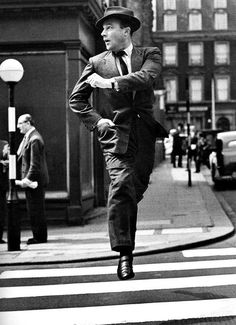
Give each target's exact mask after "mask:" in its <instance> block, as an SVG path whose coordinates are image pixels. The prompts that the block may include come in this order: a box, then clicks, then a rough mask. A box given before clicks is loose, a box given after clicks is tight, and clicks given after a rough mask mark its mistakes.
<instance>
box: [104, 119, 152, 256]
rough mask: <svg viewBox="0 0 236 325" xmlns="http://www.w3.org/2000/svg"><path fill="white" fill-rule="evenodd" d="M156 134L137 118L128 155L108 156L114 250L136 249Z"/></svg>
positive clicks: (111, 233)
mask: <svg viewBox="0 0 236 325" xmlns="http://www.w3.org/2000/svg"><path fill="white" fill-rule="evenodd" d="M155 140H156V137H155V134H154V132H153V131H152V130H151V129H150V127H149V126H148V125H147V124H146V122H145V121H143V120H142V119H141V118H140V117H138V116H135V117H134V119H133V121H132V124H131V131H130V136H129V144H128V149H127V151H126V153H125V154H115V153H105V154H104V156H105V161H106V168H107V170H108V173H109V176H110V180H111V182H110V187H109V194H108V229H109V236H110V244H111V249H112V250H114V251H118V252H119V251H121V250H122V249H124V248H125V249H127V248H128V249H129V250H130V249H131V250H134V248H135V233H136V223H137V205H138V202H139V201H140V200H141V199H142V198H143V194H144V192H145V190H146V189H147V187H148V183H149V178H150V174H151V172H152V169H153V164H154V156H155Z"/></svg>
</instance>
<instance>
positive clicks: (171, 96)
mask: <svg viewBox="0 0 236 325" xmlns="http://www.w3.org/2000/svg"><path fill="white" fill-rule="evenodd" d="M164 85H165V89H166V102H167V103H175V102H177V78H176V77H167V78H164Z"/></svg>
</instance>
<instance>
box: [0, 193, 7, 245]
mask: <svg viewBox="0 0 236 325" xmlns="http://www.w3.org/2000/svg"><path fill="white" fill-rule="evenodd" d="M6 194H7V193H6V191H5V190H1V189H0V239H2V236H3V230H4V225H5V222H6V217H7V199H6Z"/></svg>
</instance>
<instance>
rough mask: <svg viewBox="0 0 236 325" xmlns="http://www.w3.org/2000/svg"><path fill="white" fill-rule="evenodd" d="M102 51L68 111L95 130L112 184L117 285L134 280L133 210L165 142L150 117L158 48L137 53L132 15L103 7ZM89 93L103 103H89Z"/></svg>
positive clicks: (136, 24) (110, 214)
mask: <svg viewBox="0 0 236 325" xmlns="http://www.w3.org/2000/svg"><path fill="white" fill-rule="evenodd" d="M96 27H97V28H98V29H99V30H100V31H101V35H102V37H103V40H104V42H105V45H106V49H107V50H106V51H105V52H103V53H101V54H98V55H96V56H94V57H92V58H90V59H89V63H88V64H87V66H86V67H85V69H84V71H83V73H82V76H81V77H80V79H79V80H78V82H77V84H76V85H75V87H74V90H73V92H72V94H71V96H70V108H71V109H72V111H74V112H75V113H76V114H77V115H78V116H79V117H80V119H81V120H82V121H83V122H84V124H85V125H86V127H87V128H88V129H89V130H91V131H93V130H95V129H96V130H97V134H98V140H99V142H100V144H101V148H102V150H103V153H104V157H105V161H106V166H107V169H108V172H109V175H110V179H111V183H110V188H109V197H108V224H109V236H110V242H111V248H112V250H114V251H117V252H119V253H120V260H119V264H118V269H117V274H118V277H119V279H121V280H125V279H130V278H132V277H134V273H133V268H132V260H133V257H132V253H133V250H134V248H135V232H136V221H137V204H138V202H139V201H140V200H141V199H142V197H143V193H144V192H145V190H146V189H147V187H148V183H149V177H150V174H151V172H152V168H153V162H154V153H155V141H156V138H157V137H168V134H167V132H166V130H165V129H164V128H163V127H162V126H161V125H160V124H159V123H158V122H157V121H156V120H155V119H154V117H153V108H152V106H153V103H154V91H153V88H154V83H155V81H157V80H158V78H159V76H160V72H161V55H160V50H159V49H158V48H157V47H149V48H144V47H143V48H137V47H135V46H134V45H133V44H132V37H131V36H132V33H133V32H135V31H136V30H137V29H139V27H140V21H139V19H138V18H136V17H135V16H134V13H133V11H131V10H129V9H127V8H124V7H118V6H115V7H108V8H107V10H106V11H105V13H104V16H103V17H102V18H101V19H99V20H98V21H97V23H96ZM94 88H98V89H99V93H100V95H101V97H102V98H103V99H104V103H103V105H101V106H100V107H97V108H96V109H95V108H94V107H92V106H91V104H90V103H89V97H90V95H91V93H92V91H93V89H94Z"/></svg>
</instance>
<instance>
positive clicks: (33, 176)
mask: <svg viewBox="0 0 236 325" xmlns="http://www.w3.org/2000/svg"><path fill="white" fill-rule="evenodd" d="M18 159H21V178H22V179H23V178H25V177H26V178H28V179H29V180H31V181H37V182H39V184H42V185H43V186H46V185H47V184H48V182H49V177H48V168H47V163H46V157H45V149H44V141H43V138H42V136H41V135H40V134H39V132H38V131H37V130H34V131H32V132H31V133H30V134H29V137H28V139H27V142H26V144H25V146H24V148H23V150H22V154H21V156H19V157H18Z"/></svg>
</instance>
